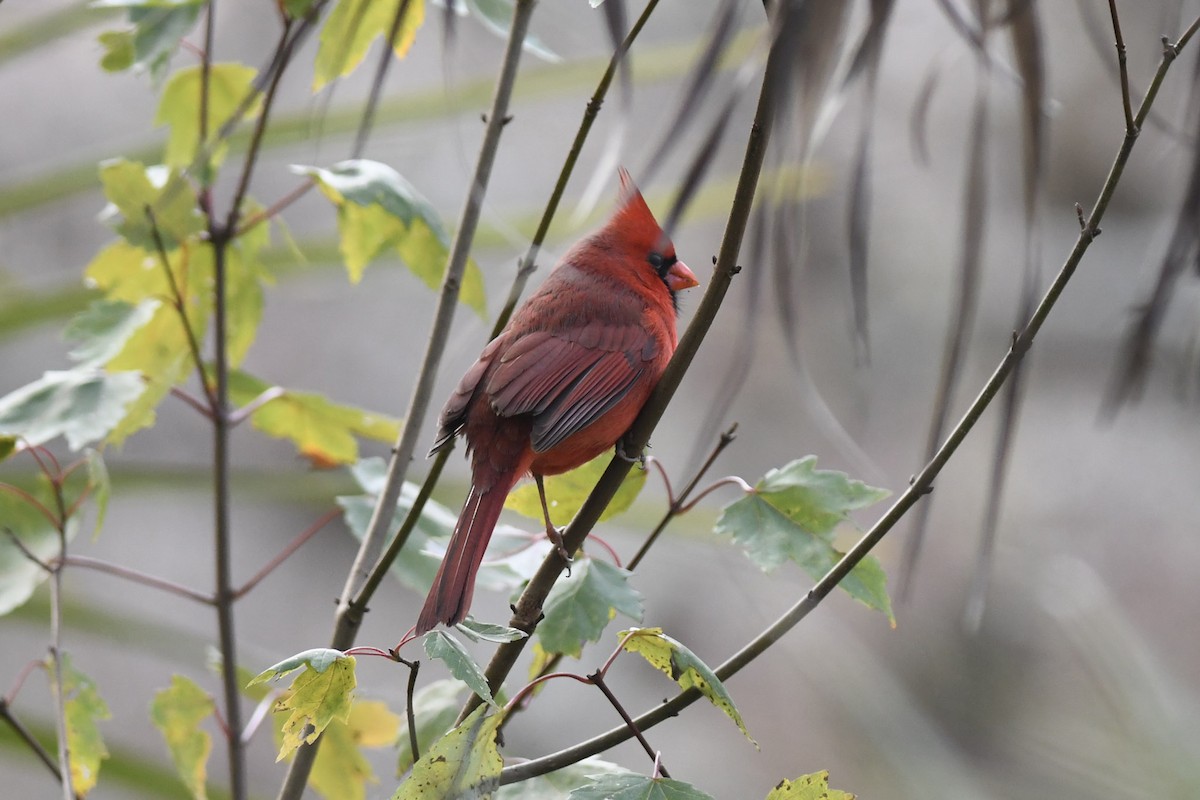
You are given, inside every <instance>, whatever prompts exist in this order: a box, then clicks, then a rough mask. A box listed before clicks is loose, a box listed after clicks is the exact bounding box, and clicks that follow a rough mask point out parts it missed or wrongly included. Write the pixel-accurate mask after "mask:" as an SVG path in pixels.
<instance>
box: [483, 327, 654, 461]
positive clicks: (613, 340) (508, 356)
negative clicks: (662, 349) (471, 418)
mask: <svg viewBox="0 0 1200 800" xmlns="http://www.w3.org/2000/svg"><path fill="white" fill-rule="evenodd" d="M656 352H657V347H656V346H655V343H654V339H653V337H652V336H650V335H649V334H648V332H647V331H646V330H645V329H644V328H642V327H640V326H637V325H630V324H600V323H595V322H592V323H590V324H587V325H584V326H581V327H578V328H569V329H565V330H563V329H560V330H557V331H553V332H550V331H531V332H529V333H528V334H526V335H524V336H522V337H520V338H518V339H516V340H514V341H513V342H512V343H511V345H510V346H509V347H508V348H507V349H506V350H505V352H504V353H503V355H502V356H501V357H500V362H499V365H498V366H497V368H496V370H495V372H493V373H492V376H491V378H490V380H489V381H488V385H487V395H488V398H489V399H490V401H491V404H492V410H493V411H495V412H496V413H497V414H498V415H500V416H502V417H511V416H515V415H517V414H531V415H533V433H532V436H533V449H534V451H535V452H538V453H544V452H545V451H547V450H549V449H550V448H552V447H554V446H555V445H556V444H558V443H559V442H561V441H562V440H563V439H566V438H567V437H568V436H570V435H571V434H573V433H576V432H577V431H580V430H583V429H584V428H586V427H587V426H588V425H590V424H591V423H593V422H595V421H596V420H597V419H598V418H600V417H601V416H602V415H603V414H604V413H605V412H606V411H608V410H609V409H611V408H612V407H613V406H614V405H616V404H617V403H619V402H620V401H621V399H622V398H623V397H625V395H626V394H628V392H629V389H630V387H632V386H633V385H634V384H635V383H636V382H637V380H638V378H639V377H640V376H641V375H642V373H643V371H644V370H645V368H646V365H647V362H649V361H651V360H653V358H654V356H655V354H656Z"/></svg>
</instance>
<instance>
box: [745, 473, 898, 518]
mask: <svg viewBox="0 0 1200 800" xmlns="http://www.w3.org/2000/svg"><path fill="white" fill-rule="evenodd" d="M754 491H755V494H757V495H758V496H759V497H762V498H763V499H764V500H766V501H767V502H768V503H770V504H771V505H773V506H775V507H776V508H777V509H779V511H780V512H781V513H783V514H784V515H786V516H787V517H788V518H789V519H791V520H793V521H794V522H795V523H796V524H797V525H802V526H803V527H804V528H805V529H807V530H809V531H812V532H813V533H815V534H818V535H824V534H830V533H832V532H833V529H834V528H836V527H837V525H838V524H839V523H841V522H842V521H843V520H844V519H846V515H847V514H849V512H851V511H854V510H856V509H860V508H866V507H867V506H870V505H874V504H875V503H878V502H879V501H880V500H882V499H884V498H885V497H887V496H888V495H889V494H891V493H890V492H889V491H888V490H887V489H878V488H876V487H874V486H868V485H867V484H865V483H863V482H862V481H859V480H853V479H852V478H850V477H849V476H848V475H846V473H844V472H838V471H836V470H828V469H817V457H816V456H806V457H804V458H802V459H798V460H796V461H793V462H791V463H789V464H787V465H785V466H783V467H780V468H779V469H773V470H771V471H770V472H768V473H767V474H766V475H764V476H763V479H762V480H761V481H759V482H758V484H757V485H755V487H754Z"/></svg>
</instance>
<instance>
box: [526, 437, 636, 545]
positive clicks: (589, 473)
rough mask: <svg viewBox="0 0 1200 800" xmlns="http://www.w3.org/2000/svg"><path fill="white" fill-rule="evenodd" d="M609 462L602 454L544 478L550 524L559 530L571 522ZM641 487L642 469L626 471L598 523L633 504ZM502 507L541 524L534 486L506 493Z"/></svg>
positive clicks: (539, 501)
mask: <svg viewBox="0 0 1200 800" xmlns="http://www.w3.org/2000/svg"><path fill="white" fill-rule="evenodd" d="M610 461H612V454H611V453H605V454H604V455H601V456H597V457H596V458H593V459H592V460H591V461H589V462H588V463H586V464H584V465H583V466H582V467H579V468H578V469H573V470H571V471H570V472H566V473H563V474H562V475H551V476H549V477H548V478H546V479H545V486H546V504H547V505H548V506H549V507H550V521H551V522H553V523H554V524H555V525H556V526H558V527H562V526H563V525H566V524H567V523H568V522H570V521H571V519H572V518H573V517H574V516H575V514H576V513H578V512H579V509H580V508H581V507H582V506H583V502H584V501H585V500H587V498H588V495H590V494H591V493H592V489H594V488H596V483H597V482H598V481H599V480H600V476H601V475H603V474H604V470H605V469H607V468H608V464H609V462H610ZM645 485H646V470H644V469H638V468H636V467H635V468H634V469H631V470H629V472H628V473H627V474H626V475H625V480H623V481H622V482H621V488H620V489H618V490H617V493H616V495H615V496H614V497H613V499H612V502H611V503H609V504H608V508H606V509H604V513H603V514H601V515H600V520H601V521H603V520H606V519H609V518H610V517H615V516H616V515H618V514H620V513H621V512H623V511H625V510H626V509H628V508H629V507H630V506H631V505H633V501H634V500H636V499H637V496H638V494H639V493H641V491H642V487H643V486H645ZM504 507H505V508H507V509H509V510H511V511H516V512H517V513H518V514H521V515H523V516H526V517H529V518H530V519H535V520H537V521H539V522H541V521H542V501H541V498H539V497H538V491H537V484H534V483H528V484H525V485H524V486H521V487H518V488H517V489H516V490H515V491H513V492H511V493H509V495H508V499H507V500H505V501H504Z"/></svg>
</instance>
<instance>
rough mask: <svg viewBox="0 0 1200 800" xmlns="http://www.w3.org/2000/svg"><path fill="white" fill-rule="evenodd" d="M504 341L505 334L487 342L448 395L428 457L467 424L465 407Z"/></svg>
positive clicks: (446, 443) (444, 445)
mask: <svg viewBox="0 0 1200 800" xmlns="http://www.w3.org/2000/svg"><path fill="white" fill-rule="evenodd" d="M506 339H507V334H505V333H502V334H500V335H499V336H497V337H496V338H495V339H493V340H492V341H491V342H489V343H488V345H487V347H485V348H483V352H482V353H480V354H479V360H478V361H476V362H475V363H474V364H472V365H471V368H470V369H468V370H467V372H466V374H465V375H463V376H462V379H461V380H459V382H458V386H456V387H455V389H454V393H453V394H451V395H450V398H449V399H448V400H447V401H446V405H445V406H443V407H442V413H441V414H439V415H438V432H437V438H436V439H435V440H434V442H433V447H432V448H430V450H429V455H433V454H434V453H436V452H438V451H439V450H441V449H443V448H444V447H446V445H448V444H449V443H450V440H451V439H453V438H454V437H455V436H456V435H457V434H458V432H459V431H461V430H462V427H463V425H465V424H466V423H467V406H468V405H469V404H470V402H471V398H472V397H474V396H475V393H476V392H477V391H478V389H479V382H480V380H482V379H483V375H484V373H485V372H487V368H488V366H489V365H490V364H491V363H492V359H493V358H495V357H496V351H497V350H499V349H500V348H501V347H503V346H504V342H505V340H506Z"/></svg>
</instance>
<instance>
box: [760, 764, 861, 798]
mask: <svg viewBox="0 0 1200 800" xmlns="http://www.w3.org/2000/svg"><path fill="white" fill-rule="evenodd" d="M854 798H855V795H852V794H850V793H849V792H843V791H839V790H838V789H830V788H829V772H828V771H827V770H821V771H820V772H814V773H812V774H811V775H801V776H800V777H799V778H796V780H794V781H786V780H785V781H780V782H779V783H778V784H776V786H775V788H774V789H772V790H771V793H770V794H768V795H767V800H854Z"/></svg>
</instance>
